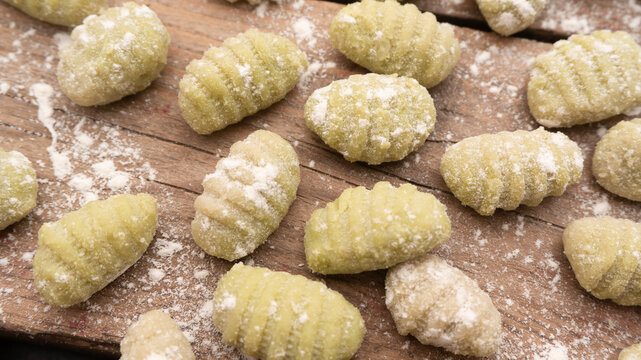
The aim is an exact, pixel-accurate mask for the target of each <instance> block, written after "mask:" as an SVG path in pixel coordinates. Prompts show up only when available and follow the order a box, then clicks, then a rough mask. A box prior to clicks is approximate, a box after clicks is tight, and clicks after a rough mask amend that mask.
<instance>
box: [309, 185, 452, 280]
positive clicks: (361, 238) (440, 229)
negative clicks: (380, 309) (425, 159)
mask: <svg viewBox="0 0 641 360" xmlns="http://www.w3.org/2000/svg"><path fill="white" fill-rule="evenodd" d="M450 231H451V224H450V219H449V218H448V216H447V213H446V212H445V206H443V204H441V202H440V201H438V199H436V198H435V197H434V196H433V195H432V194H427V193H423V192H420V191H418V189H417V188H416V187H415V186H414V185H411V184H404V185H401V186H400V187H398V188H396V187H394V186H392V185H391V184H390V183H388V182H386V181H385V182H379V183H377V184H376V185H374V188H373V189H372V190H371V191H370V190H367V189H365V188H364V187H362V186H359V187H356V188H350V189H347V190H345V191H343V193H342V194H341V196H339V197H338V199H336V200H335V201H333V202H331V203H329V204H327V206H326V207H325V208H323V209H318V210H316V211H314V213H312V216H311V218H310V219H309V221H308V222H307V224H306V225H305V256H306V258H307V264H308V265H309V267H310V268H311V269H312V271H314V272H317V273H321V274H355V273H359V272H363V271H369V270H377V269H385V268H388V267H390V266H393V265H396V264H398V263H401V262H403V261H406V260H409V259H412V258H415V257H417V256H421V255H423V254H425V253H426V252H428V251H430V250H431V249H433V248H434V247H436V246H438V245H440V244H441V243H443V242H444V241H445V240H447V239H448V238H449V237H450Z"/></svg>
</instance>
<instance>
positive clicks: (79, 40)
mask: <svg viewBox="0 0 641 360" xmlns="http://www.w3.org/2000/svg"><path fill="white" fill-rule="evenodd" d="M168 48H169V33H168V32H167V29H166V28H165V26H164V25H163V24H162V22H161V21H160V19H159V18H158V16H156V14H155V13H154V12H153V11H152V10H151V9H149V8H148V7H147V6H145V5H137V4H136V3H133V2H128V3H125V4H124V5H123V6H121V7H114V8H110V9H107V10H103V11H101V12H100V15H99V16H90V17H88V18H87V19H85V21H84V22H83V24H82V25H80V26H78V27H76V28H75V29H74V30H73V32H72V33H71V43H70V44H69V45H67V46H64V47H62V48H61V49H60V54H59V55H60V63H59V64H58V84H59V85H60V88H61V89H62V91H63V92H64V93H65V95H67V96H68V97H69V98H70V99H71V100H72V101H73V102H75V103H76V104H78V105H82V106H93V105H104V104H108V103H111V102H114V101H117V100H120V99H122V98H123V97H125V96H127V95H132V94H135V93H137V92H140V91H142V90H144V89H145V88H147V87H148V86H149V85H150V84H151V82H152V81H154V80H155V79H156V78H157V77H158V76H160V72H161V71H162V69H163V68H164V67H165V64H166V63H167V52H168Z"/></svg>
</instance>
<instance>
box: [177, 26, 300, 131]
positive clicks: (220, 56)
mask: <svg viewBox="0 0 641 360" xmlns="http://www.w3.org/2000/svg"><path fill="white" fill-rule="evenodd" d="M305 68H307V57H306V56H305V53H303V52H302V51H301V50H300V49H299V48H298V47H297V46H296V44H294V43H293V42H291V41H289V40H288V39H285V38H284V37H281V36H278V35H275V34H271V33H266V32H261V31H258V30H256V29H250V30H247V31H246V32H244V33H242V34H239V35H237V36H235V37H232V38H229V39H227V40H225V41H224V42H223V44H222V45H221V46H220V47H212V48H210V49H209V50H207V51H206V52H205V54H204V55H203V57H202V58H201V59H196V60H193V61H192V62H191V63H190V64H189V65H188V66H187V73H186V74H185V76H184V77H183V78H182V79H181V80H180V94H179V96H178V100H179V104H180V111H181V112H182V116H183V118H184V119H185V121H186V122H187V124H189V126H191V128H192V129H194V131H196V132H197V133H199V134H204V135H206V134H211V133H212V132H214V131H216V130H220V129H222V128H224V127H226V126H228V125H231V124H235V123H237V122H239V121H240V120H242V119H243V118H244V117H246V116H249V115H252V114H255V113H257V112H258V111H259V110H262V109H266V108H268V107H269V106H271V105H272V104H274V103H276V102H278V101H280V100H281V99H282V98H284V97H285V95H286V94H287V93H288V92H289V91H290V90H292V89H293V88H294V86H296V83H297V82H298V79H299V78H300V76H301V74H302V73H303V72H304V71H305Z"/></svg>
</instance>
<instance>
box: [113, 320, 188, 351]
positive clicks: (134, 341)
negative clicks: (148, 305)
mask: <svg viewBox="0 0 641 360" xmlns="http://www.w3.org/2000/svg"><path fill="white" fill-rule="evenodd" d="M120 353H121V354H122V357H121V358H120V360H153V359H157V360H160V359H162V360H196V356H195V355H194V352H193V350H192V348H191V344H190V343H189V341H188V340H187V338H186V337H185V335H184V334H183V332H182V331H180V327H178V324H176V322H175V321H174V320H173V319H172V318H171V317H169V315H167V314H165V313H164V312H162V311H159V310H152V311H148V312H146V313H145V314H143V315H142V316H140V318H139V319H138V321H136V322H135V323H134V324H133V325H131V326H130V327H129V329H127V334H126V335H125V337H124V338H123V339H122V341H121V342H120Z"/></svg>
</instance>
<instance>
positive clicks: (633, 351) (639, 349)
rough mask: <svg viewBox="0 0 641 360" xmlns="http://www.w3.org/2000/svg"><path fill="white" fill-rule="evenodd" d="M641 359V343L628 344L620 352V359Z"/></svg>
mask: <svg viewBox="0 0 641 360" xmlns="http://www.w3.org/2000/svg"><path fill="white" fill-rule="evenodd" d="M639 359H641V344H636V345H632V346H628V347H627V348H625V349H623V351H621V353H620V354H619V360H639Z"/></svg>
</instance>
